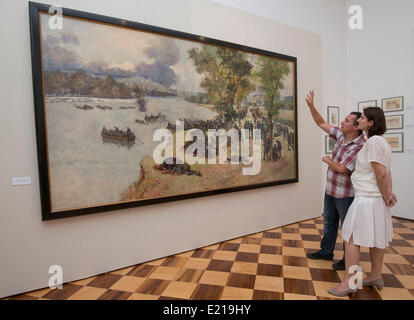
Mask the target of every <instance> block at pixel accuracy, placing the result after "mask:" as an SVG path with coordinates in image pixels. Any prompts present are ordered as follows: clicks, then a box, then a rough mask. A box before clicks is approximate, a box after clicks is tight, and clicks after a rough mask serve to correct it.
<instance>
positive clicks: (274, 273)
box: [257, 263, 283, 277]
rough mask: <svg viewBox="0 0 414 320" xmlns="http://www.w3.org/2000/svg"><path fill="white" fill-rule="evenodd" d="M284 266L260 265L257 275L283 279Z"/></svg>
mask: <svg viewBox="0 0 414 320" xmlns="http://www.w3.org/2000/svg"><path fill="white" fill-rule="evenodd" d="M282 272H283V266H279V265H277V264H263V263H259V265H258V267H257V274H258V275H260V276H269V277H282Z"/></svg>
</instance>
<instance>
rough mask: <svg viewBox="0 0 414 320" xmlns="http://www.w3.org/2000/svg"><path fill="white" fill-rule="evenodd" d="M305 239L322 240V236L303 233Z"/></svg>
mask: <svg viewBox="0 0 414 320" xmlns="http://www.w3.org/2000/svg"><path fill="white" fill-rule="evenodd" d="M301 236H302V240H303V241H317V242H319V241H321V236H320V235H317V234H302V235H301Z"/></svg>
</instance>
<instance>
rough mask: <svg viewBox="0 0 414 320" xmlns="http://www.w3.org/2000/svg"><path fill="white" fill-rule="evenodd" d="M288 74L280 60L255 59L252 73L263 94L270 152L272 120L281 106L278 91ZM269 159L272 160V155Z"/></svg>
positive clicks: (288, 70)
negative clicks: (255, 63)
mask: <svg viewBox="0 0 414 320" xmlns="http://www.w3.org/2000/svg"><path fill="white" fill-rule="evenodd" d="M289 73H290V67H289V64H288V62H286V61H282V60H280V59H273V58H267V57H264V56H259V58H258V59H257V71H256V72H255V73H254V75H255V77H256V79H257V80H258V82H259V84H260V86H259V89H260V90H261V91H263V93H264V94H265V98H264V102H265V108H266V111H267V128H268V139H269V140H268V141H269V144H270V150H272V147H273V120H275V119H276V118H277V116H278V114H279V109H280V107H281V106H282V105H283V102H282V99H281V96H280V91H281V90H282V89H283V88H284V84H283V80H284V79H285V77H286V76H287V75H288V74H289ZM270 154H271V159H272V160H276V159H273V154H272V152H270Z"/></svg>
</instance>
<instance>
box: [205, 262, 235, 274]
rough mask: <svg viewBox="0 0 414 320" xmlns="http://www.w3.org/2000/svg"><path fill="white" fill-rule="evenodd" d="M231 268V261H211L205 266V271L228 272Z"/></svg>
mask: <svg viewBox="0 0 414 320" xmlns="http://www.w3.org/2000/svg"><path fill="white" fill-rule="evenodd" d="M232 266H233V261H224V260H211V261H210V263H209V265H208V266H207V270H211V271H221V272H230V270H231V267H232Z"/></svg>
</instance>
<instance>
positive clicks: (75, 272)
mask: <svg viewBox="0 0 414 320" xmlns="http://www.w3.org/2000/svg"><path fill="white" fill-rule="evenodd" d="M39 2H44V3H49V1H39ZM49 4H50V3H49ZM53 4H55V5H62V6H63V7H68V8H72V9H77V10H82V11H88V12H93V13H98V14H103V15H107V16H113V17H116V18H122V19H127V20H133V21H138V22H142V23H148V24H151V25H156V26H161V27H165V28H169V29H174V30H179V31H185V32H188V33H193V34H198V35H203V36H207V37H211V38H216V39H220V40H225V41H229V42H234V43H239V44H242V45H247V46H251V47H257V48H260V49H265V50H269V51H274V52H278V53H282V54H286V55H291V56H295V57H297V59H298V74H297V76H298V93H297V96H298V128H299V129H298V130H299V137H298V138H299V139H298V140H299V146H298V150H299V183H294V184H287V185H281V186H274V187H267V188H260V189H255V190H248V191H243V192H235V193H229V194H223V195H217V196H210V197H203V198H198V199H191V200H185V201H178V202H170V203H165V204H158V205H151V206H145V207H140V208H131V209H125V210H120V211H111V212H106V213H100V214H92V215H86V216H79V217H73V218H66V219H59V220H53V221H47V222H42V221H41V210H40V196H39V183H38V168H37V152H36V138H35V122H34V106H33V89H32V75H31V55H30V54H31V51H30V36H29V15H28V1H27V0H3V1H1V2H0V9H1V11H3V12H6V10H7V12H8V14H7V15H5V16H4V17H3V20H2V22H3V25H6V26H8V27H7V28H0V36H1V39H2V43H3V44H7V45H5V46H2V50H1V51H0V58H1V59H0V61H1V70H2V72H1V78H0V88H1V89H0V90H1V91H0V92H1V101H2V102H1V108H0V136H1V137H3V138H2V139H0V150H1V155H2V156H1V157H0V168H1V169H0V197H1V199H0V200H1V201H0V297H4V296H9V295H13V294H17V293H21V292H25V291H30V290H35V289H39V288H44V287H47V286H48V280H49V277H50V276H51V275H50V274H49V273H48V270H49V267H50V266H51V265H60V266H62V268H63V280H64V282H68V281H73V280H77V279H81V278H85V277H89V276H91V275H96V274H99V273H103V272H107V271H111V270H114V269H118V268H122V267H126V266H130V265H134V264H137V263H141V262H145V261H149V260H153V259H156V258H160V257H164V256H168V255H171V254H175V253H179V252H183V251H187V250H191V249H195V248H199V247H202V246H206V245H209V244H213V243H217V242H220V241H224V240H227V239H232V238H236V237H239V236H242V235H247V234H251V233H255V232H259V231H263V230H268V229H271V228H274V227H278V226H281V225H286V224H290V223H292V222H296V221H302V220H306V219H309V218H313V217H317V216H320V214H321V211H322V208H321V201H320V199H321V190H322V185H321V178H320V177H321V175H322V168H321V164H320V157H321V147H320V143H321V134H320V131H319V130H318V129H317V128H316V127H315V126H314V124H313V121H312V119H311V118H310V117H309V114H308V110H307V107H306V106H305V102H304V97H305V95H306V92H307V91H309V90H310V89H315V91H316V92H318V93H319V94H320V96H321V97H323V95H324V92H323V90H322V88H323V85H322V83H323V81H326V80H325V79H323V75H322V65H323V64H325V63H323V61H324V59H326V57H325V58H324V57H323V54H322V42H321V37H320V36H319V35H317V34H315V33H312V32H309V31H303V30H300V29H297V28H295V27H291V26H287V25H285V24H282V23H278V22H275V21H273V20H270V19H266V18H263V17H259V16H256V15H253V14H249V13H245V12H242V11H239V10H235V9H232V8H229V7H226V6H223V5H220V4H217V3H215V2H212V1H208V0H179V1H178V0H176V1H170V0H153V1H145V0H142V1H135V0H124V1H112V0H89V1H85V0H65V1H63V0H60V1H59V0H54V1H53ZM322 10H323V9H322ZM326 10H333V9H332V8H327V9H326ZM341 14H342V13H341ZM309 19H310V20H313V18H312V17H309ZM339 73H340V71H338V74H339ZM338 77H339V76H338ZM341 81H342V80H341ZM336 90H338V92H339V93H338V97H337V98H336V99H334V98H332V103H333V104H335V103H337V104H341V103H343V100H342V99H343V97H340V95H342V94H343V92H341V89H339V85H338V89H336ZM321 112H325V108H324V109H323V110H322V107H321ZM13 177H31V178H32V184H30V185H25V186H12V178H13Z"/></svg>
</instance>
